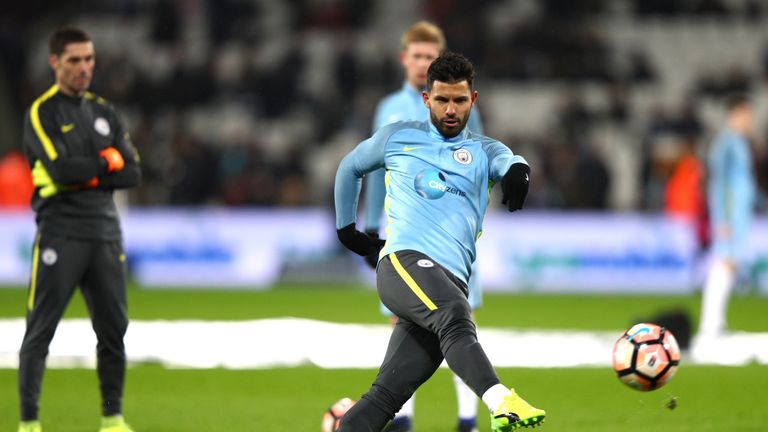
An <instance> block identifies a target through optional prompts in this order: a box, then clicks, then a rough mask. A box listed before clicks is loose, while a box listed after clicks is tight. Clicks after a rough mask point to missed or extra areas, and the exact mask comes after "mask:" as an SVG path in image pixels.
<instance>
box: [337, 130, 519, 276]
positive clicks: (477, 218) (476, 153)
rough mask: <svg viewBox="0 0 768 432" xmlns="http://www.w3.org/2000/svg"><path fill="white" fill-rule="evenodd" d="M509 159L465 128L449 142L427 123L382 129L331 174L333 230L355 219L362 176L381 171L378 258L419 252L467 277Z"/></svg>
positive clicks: (504, 151) (491, 141) (509, 153)
mask: <svg viewBox="0 0 768 432" xmlns="http://www.w3.org/2000/svg"><path fill="white" fill-rule="evenodd" d="M514 163H526V164H527V162H526V161H525V159H523V157H521V156H517V155H514V154H513V153H512V151H511V150H510V149H509V148H508V147H507V146H505V145H504V144H502V143H501V142H499V141H496V140H494V139H491V138H488V137H486V136H483V135H478V134H474V133H472V132H470V131H468V130H467V129H466V128H465V129H464V130H463V131H461V133H459V135H457V136H455V137H453V138H450V139H446V138H445V137H444V136H443V135H442V134H440V132H439V131H438V130H437V129H436V128H435V126H434V125H433V124H432V123H431V122H426V121H425V122H417V121H408V122H397V123H394V124H390V125H387V126H384V127H382V128H381V129H379V130H378V131H377V132H376V133H375V134H374V135H373V136H372V137H371V138H369V139H367V140H365V141H363V142H361V143H360V144H359V145H358V146H357V147H355V149H354V150H352V151H351V152H350V153H349V154H348V155H346V156H345V157H344V159H343V160H342V161H341V164H340V165H339V169H338V171H337V172H336V184H335V190H334V197H335V205H336V228H342V227H345V226H347V225H349V224H351V223H354V222H355V220H356V215H357V203H358V197H359V193H360V186H361V182H362V178H363V176H364V175H366V174H367V173H369V172H371V171H373V170H376V169H378V168H385V169H386V203H385V211H386V215H387V220H388V222H387V232H386V239H387V240H386V244H385V245H384V248H383V249H382V251H381V254H380V257H383V256H385V255H387V254H389V253H392V252H396V251H400V250H407V249H410V250H416V251H418V252H421V253H423V254H425V255H428V256H429V257H431V258H432V259H434V260H435V261H436V262H437V263H439V264H440V265H442V266H443V267H445V268H447V269H448V270H449V271H450V272H452V273H453V274H454V275H456V276H457V277H458V278H459V279H461V280H462V281H464V282H465V283H466V282H467V280H468V278H469V275H470V273H471V270H470V267H471V265H472V262H473V261H474V260H475V241H476V240H477V238H478V237H479V236H480V233H481V232H482V222H483V217H484V216H485V210H486V208H487V206H488V198H489V193H490V189H491V187H492V186H493V184H494V183H496V182H498V181H499V180H500V179H501V178H502V177H503V176H504V174H506V172H507V170H509V167H510V166H511V165H512V164H514Z"/></svg>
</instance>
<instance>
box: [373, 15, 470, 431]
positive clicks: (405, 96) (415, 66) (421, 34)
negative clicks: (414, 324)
mask: <svg viewBox="0 0 768 432" xmlns="http://www.w3.org/2000/svg"><path fill="white" fill-rule="evenodd" d="M400 45H401V48H402V51H401V53H400V64H402V66H403V71H404V73H405V82H404V83H403V86H402V87H401V88H400V90H398V91H396V92H394V93H392V94H389V95H387V96H386V97H385V98H384V99H382V100H381V102H379V105H378V106H377V107H376V115H375V116H374V123H373V130H374V131H377V130H379V129H381V128H382V127H383V126H386V125H387V124H390V123H394V122H396V121H402V120H416V121H426V120H427V119H428V118H429V110H427V107H426V106H425V105H424V101H423V100H422V98H421V92H422V90H423V89H424V88H425V87H426V85H427V68H429V65H430V63H432V61H434V60H435V59H436V58H437V56H439V55H440V53H441V52H442V51H443V49H445V36H444V35H443V31H442V30H440V28H439V27H437V26H435V25H434V24H431V23H429V22H426V21H420V22H418V23H416V24H414V25H412V26H411V27H410V28H409V29H408V30H406V31H405V33H403V36H402V37H401V39H400ZM467 129H469V131H471V132H473V133H476V134H479V135H482V134H483V127H482V124H481V122H480V116H479V114H478V112H477V109H476V108H473V109H472V115H470V116H469V121H468V122H467ZM385 195H386V189H385V187H384V169H383V168H380V169H377V170H375V171H373V172H371V173H369V174H367V175H366V194H365V220H364V226H363V227H364V229H365V232H366V233H368V234H371V235H374V236H377V237H378V236H379V234H380V233H379V231H380V226H379V225H380V221H381V215H382V213H383V211H384V197H385ZM366 261H367V262H368V264H369V265H370V266H371V267H373V268H376V265H377V264H378V261H379V256H378V254H372V255H369V256H368V257H366ZM476 273H477V266H476V262H475V263H473V264H472V274H473V276H472V277H470V278H469V283H468V286H469V306H470V307H471V308H472V310H475V309H477V308H479V307H480V305H481V303H482V296H481V291H480V285H479V283H478V278H477V276H476ZM380 310H381V313H382V314H384V315H385V316H387V317H389V318H390V321H391V322H392V325H395V323H396V322H397V317H396V316H395V315H394V314H392V312H391V311H390V310H389V309H387V308H386V307H385V306H384V305H381V306H380ZM453 381H454V386H455V388H456V400H457V401H458V417H459V418H458V422H457V423H458V426H457V430H458V432H472V431H474V430H477V429H476V423H477V420H476V417H477V398H476V397H475V394H474V392H472V389H470V388H469V387H467V385H466V384H465V383H464V381H462V380H461V379H460V378H459V377H457V376H456V375H454V377H453ZM413 413H414V401H413V398H411V399H408V401H407V402H406V403H405V404H403V408H402V409H401V410H400V411H399V412H398V413H397V414H396V415H395V418H394V420H392V423H391V424H390V425H389V427H388V428H387V431H388V432H407V431H409V430H411V423H412V420H411V419H412V417H413Z"/></svg>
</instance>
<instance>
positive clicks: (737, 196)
mask: <svg viewBox="0 0 768 432" xmlns="http://www.w3.org/2000/svg"><path fill="white" fill-rule="evenodd" d="M708 159H709V160H708V165H709V186H708V196H709V213H710V221H711V224H712V228H713V230H716V229H718V227H721V226H727V227H728V228H729V230H730V232H731V235H730V238H729V239H728V240H726V241H725V242H723V241H722V240H718V239H715V250H716V253H717V254H718V255H726V256H731V257H733V258H738V257H737V255H739V253H740V252H742V251H740V250H738V249H740V248H741V246H742V245H743V243H744V242H745V241H746V238H747V230H748V228H749V224H750V221H751V219H752V212H753V211H754V206H755V197H756V196H755V194H756V187H755V175H754V172H753V168H752V153H751V150H750V148H749V143H748V142H747V140H746V139H745V138H744V137H743V136H741V135H740V134H738V133H737V132H736V131H733V130H730V129H725V130H723V131H722V132H720V133H719V134H718V135H717V137H716V138H715V140H714V142H713V143H712V147H711V148H710V150H709V158H708ZM714 232H716V231H714ZM718 243H727V244H730V246H729V247H725V246H723V245H720V246H718Z"/></svg>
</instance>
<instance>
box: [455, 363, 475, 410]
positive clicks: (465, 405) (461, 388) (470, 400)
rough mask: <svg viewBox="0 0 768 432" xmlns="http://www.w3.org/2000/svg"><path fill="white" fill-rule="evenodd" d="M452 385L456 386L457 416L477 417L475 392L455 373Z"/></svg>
mask: <svg viewBox="0 0 768 432" xmlns="http://www.w3.org/2000/svg"><path fill="white" fill-rule="evenodd" d="M453 385H454V387H456V401H457V402H458V405H459V418H460V419H471V418H475V417H477V395H475V392H473V391H472V389H471V388H469V386H468V385H466V384H465V383H464V381H462V380H461V378H459V376H458V375H456V374H453Z"/></svg>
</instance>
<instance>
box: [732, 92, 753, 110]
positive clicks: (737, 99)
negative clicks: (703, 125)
mask: <svg viewBox="0 0 768 432" xmlns="http://www.w3.org/2000/svg"><path fill="white" fill-rule="evenodd" d="M751 103H752V101H751V100H750V99H749V96H747V95H746V94H744V93H732V94H729V95H727V96H726V97H725V109H726V110H727V111H728V112H731V111H733V110H735V109H737V108H741V107H743V106H749V105H750V104H751Z"/></svg>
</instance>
